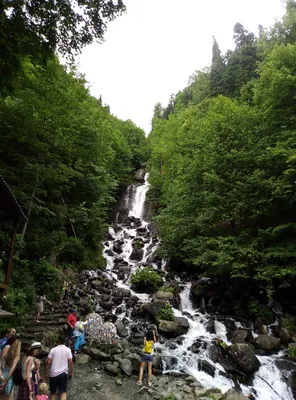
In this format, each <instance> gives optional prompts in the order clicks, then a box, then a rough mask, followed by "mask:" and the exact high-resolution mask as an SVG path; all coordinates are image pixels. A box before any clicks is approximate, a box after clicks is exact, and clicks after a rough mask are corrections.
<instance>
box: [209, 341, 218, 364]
mask: <svg viewBox="0 0 296 400" xmlns="http://www.w3.org/2000/svg"><path fill="white" fill-rule="evenodd" d="M208 355H209V359H210V360H211V361H213V363H216V362H217V361H218V357H219V350H218V348H217V346H216V345H214V344H213V343H212V344H210V345H209V348H208Z"/></svg>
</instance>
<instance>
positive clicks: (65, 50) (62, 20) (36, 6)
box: [0, 0, 125, 88]
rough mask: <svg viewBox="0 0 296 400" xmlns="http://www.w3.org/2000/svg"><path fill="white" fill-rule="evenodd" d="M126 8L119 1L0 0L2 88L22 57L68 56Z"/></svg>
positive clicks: (40, 60)
mask: <svg viewBox="0 0 296 400" xmlns="http://www.w3.org/2000/svg"><path fill="white" fill-rule="evenodd" d="M124 10H125V6H124V4H123V2H122V0H118V1H112V0H108V1H107V0H99V1H91V0H85V1H80V0H74V1H71V2H69V1H67V0H56V1H51V2H48V1H43V0H36V1H34V2H32V1H29V0H16V1H13V2H12V1H8V0H1V1H0V37H1V41H0V54H1V58H0V76H1V77H2V80H1V88H3V87H4V85H5V86H6V87H7V85H8V79H10V82H9V83H11V79H12V76H13V74H14V73H15V72H16V71H17V70H18V69H19V68H20V64H21V59H22V57H24V56H29V57H30V58H31V60H33V61H34V62H38V63H44V61H45V60H47V59H48V57H49V56H50V55H52V54H53V53H54V52H56V51H57V52H59V53H60V54H62V55H64V56H71V55H73V54H75V53H78V52H80V50H81V48H82V47H83V46H85V45H87V44H90V43H92V42H93V41H94V40H95V39H98V40H102V39H103V37H104V33H105V31H106V23H107V22H108V21H111V20H113V19H114V18H115V17H116V16H117V15H119V14H120V13H121V12H122V11H124Z"/></svg>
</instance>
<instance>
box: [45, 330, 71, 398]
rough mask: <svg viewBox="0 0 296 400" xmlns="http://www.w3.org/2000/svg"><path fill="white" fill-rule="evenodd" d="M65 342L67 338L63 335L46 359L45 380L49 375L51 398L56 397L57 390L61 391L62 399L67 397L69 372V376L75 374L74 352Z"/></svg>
mask: <svg viewBox="0 0 296 400" xmlns="http://www.w3.org/2000/svg"><path fill="white" fill-rule="evenodd" d="M64 343H65V338H64V336H63V335H61V336H60V337H59V339H58V345H57V346H56V347H54V348H52V349H51V350H50V352H49V355H48V358H47V361H46V371H45V380H47V379H48V376H49V389H50V400H55V399H56V393H57V391H59V393H60V400H66V399H67V385H68V372H69V378H71V377H72V376H73V370H74V364H73V358H72V353H71V350H70V349H69V347H67V346H65V344H64ZM78 397H79V396H78Z"/></svg>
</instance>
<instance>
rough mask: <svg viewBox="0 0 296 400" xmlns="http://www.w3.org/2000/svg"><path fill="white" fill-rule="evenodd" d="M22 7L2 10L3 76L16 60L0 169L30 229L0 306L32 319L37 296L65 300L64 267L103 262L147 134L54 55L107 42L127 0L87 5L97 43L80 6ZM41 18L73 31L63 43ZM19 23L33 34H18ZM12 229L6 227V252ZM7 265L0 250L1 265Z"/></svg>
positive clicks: (0, 115) (4, 103)
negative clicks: (117, 205)
mask: <svg viewBox="0 0 296 400" xmlns="http://www.w3.org/2000/svg"><path fill="white" fill-rule="evenodd" d="M19 3H23V6H22V7H21V4H20V8H18V5H17V4H15V9H14V10H12V11H11V9H10V13H9V12H8V11H7V10H5V13H4V12H3V13H2V14H1V12H2V11H3V10H0V14H1V15H0V16H1V18H2V22H3V20H4V19H5V24H6V26H7V29H8V31H6V34H7V35H6V36H5V37H4V36H3V41H2V42H1V46H2V47H1V48H2V50H3V53H1V54H2V56H1V60H0V61H1V62H0V67H1V71H3V73H4V74H5V68H6V66H7V65H8V63H9V62H10V63H13V65H11V67H12V68H11V70H10V72H11V73H10V74H6V75H5V76H6V79H5V80H4V81H3V84H1V87H0V126H1V140H0V173H1V174H2V175H3V177H4V179H5V180H6V182H7V183H8V184H9V186H10V187H11V189H12V190H13V192H14V194H15V196H16V198H17V199H18V202H19V203H20V204H21V206H22V207H23V209H24V212H25V213H26V215H27V216H28V223H27V224H26V223H24V221H22V223H21V224H20V225H19V231H18V237H17V245H16V256H15V259H14V267H13V275H12V281H11V285H10V289H9V291H8V292H7V294H6V296H5V297H4V298H2V303H3V306H4V307H5V309H7V310H9V311H13V312H15V313H16V315H17V316H23V317H25V313H26V311H27V310H29V308H30V307H32V303H33V301H34V300H35V296H36V293H45V294H46V295H47V296H49V297H51V298H54V297H59V294H60V290H61V282H62V280H63V279H64V278H63V275H62V273H61V271H63V270H64V269H74V270H81V269H85V268H100V267H103V266H104V260H103V258H102V255H101V253H102V248H101V242H102V240H103V239H104V237H105V235H106V233H107V227H108V217H109V212H110V210H111V209H112V207H113V205H114V202H115V200H116V198H117V197H118V196H119V194H120V191H121V189H122V188H123V187H125V186H126V185H127V184H128V183H129V182H130V181H131V180H132V176H133V173H134V171H135V170H136V169H138V168H139V167H140V166H141V165H142V164H143V163H145V162H146V160H147V146H146V137H145V133H144V131H143V130H142V129H140V128H138V127H136V126H135V125H134V124H133V122H131V121H121V120H119V119H118V118H116V117H114V116H113V115H112V114H111V113H110V111H109V107H108V106H104V105H103V104H102V101H101V100H99V99H96V98H94V97H92V96H91V95H90V93H89V90H88V88H87V82H86V81H85V79H84V77H83V76H81V75H80V74H78V73H77V71H76V70H75V68H72V69H70V68H69V67H68V68H66V67H64V66H62V65H61V64H60V62H59V61H58V58H57V57H56V56H55V51H56V50H59V51H60V52H62V53H63V54H68V55H69V54H71V52H72V51H73V52H75V51H76V50H77V49H78V50H79V49H80V47H82V46H83V45H84V44H87V43H90V42H91V41H92V40H93V39H94V38H95V37H97V38H98V39H101V38H102V37H103V33H104V31H105V28H106V25H105V24H106V21H108V20H109V19H113V18H114V17H115V16H116V14H118V13H119V11H120V9H124V6H123V3H122V2H121V1H120V2H118V3H117V5H116V6H115V5H112V4H113V3H112V2H110V1H108V2H103V1H102V2H99V3H97V4H96V5H94V4H93V3H92V2H85V7H87V5H88V7H89V10H88V11H89V12H90V10H92V12H95V11H97V12H98V14H97V16H96V17H95V16H94V15H92V14H90V13H89V14H87V13H86V14H87V15H88V17H85V24H86V26H87V29H89V32H91V34H92V36H91V37H88V36H83V34H82V33H81V31H80V28H82V25H81V21H80V22H79V21H78V22H77V21H76V23H77V24H76V25H75V18H74V14H75V13H76V12H78V8H77V7H76V8H75V7H74V8H73V9H72V10H71V9H70V8H69V9H67V10H65V8H63V7H62V6H63V4H65V2H62V1H60V2H56V3H55V5H53V7H54V8H53V9H50V7H49V6H48V5H46V4H45V3H43V5H41V4H39V5H37V6H36V7H37V9H34V7H33V6H32V5H30V4H29V2H27V1H23V2H19ZM114 4H115V3H114ZM7 7H8V5H7ZM26 7H28V8H26ZM59 7H62V8H61V9H60V8H59ZM85 10H86V11H87V9H85ZM36 13H37V14H38V13H40V15H42V16H43V17H44V18H45V16H48V18H49V17H50V16H53V15H54V16H55V18H60V24H63V23H64V24H65V25H66V27H67V28H66V29H69V27H70V25H71V24H72V25H71V26H72V29H73V30H72V33H71V34H70V33H69V31H67V32H66V33H65V36H64V37H61V36H60V35H59V34H60V32H61V25H58V24H57V25H54V24H53V25H51V22H53V21H51V20H50V19H49V20H47V23H48V26H47V25H46V24H45V23H44V24H43V25H42V20H40V26H38V23H36V25H34V24H32V23H30V24H29V22H28V21H31V19H32V18H33V20H34V21H35V22H36V21H37V20H36V19H34V18H35V17H36V15H37V14H36ZM78 14H79V13H78ZM78 14H77V15H78ZM80 17H81V14H80ZM80 17H79V18H80ZM67 18H68V19H67ZM73 18H74V19H73ZM77 18H78V17H77ZM79 18H78V20H79ZM31 22H32V21H31ZM13 24H16V25H15V26H17V27H18V28H19V29H20V30H23V32H22V34H24V35H27V36H24V37H22V36H21V32H18V34H16V35H15V36H13V34H14V33H13V32H12V31H13V29H14V28H13ZM67 24H68V25H67ZM69 24H70V25H69ZM41 25H42V26H41ZM9 29H10V36H9ZM40 29H41V30H42V32H41V31H40ZM46 29H48V31H46ZM54 29H55V31H54ZM74 29H77V31H76V32H75V31H74ZM83 32H84V34H86V33H87V31H86V28H85V30H84V31H83ZM15 33H16V32H15ZM67 34H69V35H70V38H69V37H67ZM46 35H47V36H46ZM75 35H76V36H75ZM12 36H13V40H12ZM5 38H6V39H7V41H6V42H5ZM32 38H34V40H33V39H32ZM71 38H72V40H73V43H72V45H71V46H70V44H69V43H68V42H67V40H70V39H71ZM74 38H75V40H76V42H75V43H74ZM26 41H27V42H26ZM25 42H26V43H25ZM74 44H75V46H74ZM37 45H38V46H39V47H38V46H37ZM34 46H35V48H34ZM36 46H37V47H38V49H37V48H36ZM63 46H64V47H63ZM45 47H46V48H45ZM4 48H5V49H6V50H7V51H8V50H9V51H10V53H9V54H8V53H7V51H6V50H5V51H4ZM35 50H36V52H35ZM37 50H38V51H37ZM10 229H11V228H10V227H8V228H6V229H1V230H0V248H1V249H3V250H5V249H6V250H7V246H8V243H9V240H10ZM5 262H6V254H5V252H4V251H3V252H2V253H1V254H0V264H3V263H5Z"/></svg>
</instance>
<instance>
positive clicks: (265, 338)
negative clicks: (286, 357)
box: [253, 335, 281, 352]
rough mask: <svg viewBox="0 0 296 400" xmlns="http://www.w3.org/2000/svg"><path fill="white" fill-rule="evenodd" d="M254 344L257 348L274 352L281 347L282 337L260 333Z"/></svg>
mask: <svg viewBox="0 0 296 400" xmlns="http://www.w3.org/2000/svg"><path fill="white" fill-rule="evenodd" d="M253 344H254V346H255V347H256V349H261V350H265V351H267V352H273V351H277V350H279V349H280V347H281V339H280V338H276V337H274V336H270V335H259V336H257V337H256V338H255V339H254V341H253Z"/></svg>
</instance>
